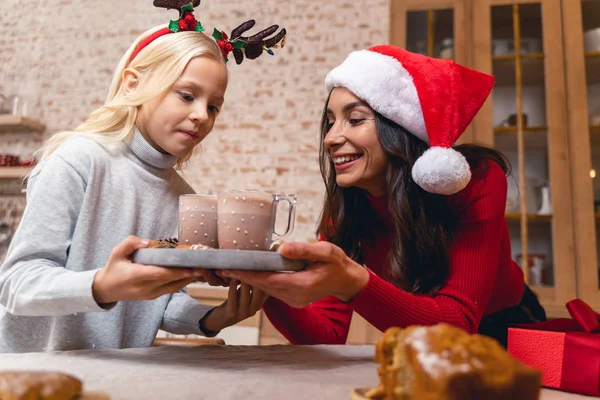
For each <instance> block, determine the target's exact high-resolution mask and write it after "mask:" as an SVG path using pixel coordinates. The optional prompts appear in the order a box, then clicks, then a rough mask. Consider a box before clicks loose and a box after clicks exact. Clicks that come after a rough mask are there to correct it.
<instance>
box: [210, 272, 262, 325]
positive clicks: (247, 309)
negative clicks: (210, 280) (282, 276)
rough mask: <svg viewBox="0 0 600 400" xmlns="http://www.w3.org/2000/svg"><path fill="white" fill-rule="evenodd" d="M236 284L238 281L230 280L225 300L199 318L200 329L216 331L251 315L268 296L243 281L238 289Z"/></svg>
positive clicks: (260, 306)
mask: <svg viewBox="0 0 600 400" xmlns="http://www.w3.org/2000/svg"><path fill="white" fill-rule="evenodd" d="M238 284H239V282H238V281H235V280H231V282H230V283H229V293H228V296H227V300H225V302H224V303H223V304H221V305H220V306H218V307H216V308H214V309H213V310H212V311H211V312H210V313H208V314H206V315H205V316H204V318H202V320H200V329H202V330H203V331H204V332H206V333H209V332H210V333H218V332H219V331H221V330H222V329H224V328H227V327H228V326H231V325H235V324H237V323H238V322H240V321H243V320H245V319H246V318H250V317H252V316H253V315H254V314H256V312H257V311H258V310H260V309H261V308H262V306H263V305H264V304H265V301H267V299H268V298H269V295H267V294H266V293H265V292H263V291H261V290H258V289H256V288H253V287H252V286H250V285H247V284H245V283H242V284H241V286H240V288H239V289H238Z"/></svg>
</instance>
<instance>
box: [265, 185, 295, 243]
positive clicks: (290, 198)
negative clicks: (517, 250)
mask: <svg viewBox="0 0 600 400" xmlns="http://www.w3.org/2000/svg"><path fill="white" fill-rule="evenodd" d="M281 201H287V202H288V203H289V205H290V209H289V211H288V222H287V228H286V229H285V232H284V233H283V234H280V233H277V232H275V220H276V215H277V205H278V204H279V203H280V202H281ZM296 201H297V199H296V195H294V194H275V195H273V210H272V213H273V218H272V219H271V232H272V233H271V237H270V242H273V240H274V236H277V238H278V239H283V238H285V237H287V236H289V235H290V234H291V233H292V232H293V231H294V222H295V221H296Z"/></svg>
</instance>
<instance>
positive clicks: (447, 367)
mask: <svg viewBox="0 0 600 400" xmlns="http://www.w3.org/2000/svg"><path fill="white" fill-rule="evenodd" d="M429 329H432V328H429ZM430 335H431V332H429V333H428V332H427V329H426V328H425V327H419V328H416V329H414V330H413V331H412V332H410V334H409V335H408V336H407V337H406V339H405V343H406V344H407V345H409V346H410V347H411V348H412V349H413V350H414V351H415V352H416V353H417V360H418V361H419V364H420V365H421V367H422V368H423V370H424V371H425V372H426V373H427V374H429V375H431V376H432V377H439V376H441V375H450V374H454V373H465V372H469V371H471V370H472V369H473V368H475V369H479V368H482V367H483V363H481V361H479V360H477V359H472V360H470V361H471V362H468V361H467V360H461V361H462V362H459V363H457V362H453V361H452V360H451V359H450V358H451V356H452V355H453V354H455V355H457V354H458V355H461V356H464V355H465V354H466V352H465V351H464V349H462V348H461V347H462V346H460V345H457V346H455V347H452V348H449V349H446V350H444V351H442V352H439V353H436V352H435V351H433V350H432V349H431V347H430V345H429V342H428V340H429V339H428V336H430ZM459 346H460V347H459ZM462 358H463V359H464V357H462Z"/></svg>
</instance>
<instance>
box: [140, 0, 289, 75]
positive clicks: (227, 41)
mask: <svg viewBox="0 0 600 400" xmlns="http://www.w3.org/2000/svg"><path fill="white" fill-rule="evenodd" d="M199 5H200V0H192V1H190V0H154V6H155V7H159V8H166V9H177V10H179V19H177V20H176V21H171V22H170V23H169V27H168V28H163V29H160V30H158V31H156V32H154V33H153V34H151V35H150V36H148V37H147V38H145V39H144V40H143V41H142V42H140V44H139V45H138V47H137V48H136V49H135V51H134V52H133V54H132V55H131V59H130V60H129V62H131V61H133V59H134V58H135V57H136V56H137V55H138V54H139V52H140V51H142V50H143V49H144V48H145V47H146V46H148V45H149V44H150V43H152V42H153V41H154V40H156V39H157V38H159V37H161V36H164V35H167V34H169V33H175V32H179V31H195V32H204V27H203V26H202V24H201V23H200V22H199V21H197V20H196V17H195V16H194V7H198V6H199ZM255 23H256V22H255V21H254V20H249V21H246V22H244V23H242V24H241V25H239V26H238V27H237V28H235V29H233V30H232V31H231V35H229V36H228V35H227V34H226V33H225V32H223V31H220V30H218V29H216V28H215V29H214V31H213V34H212V36H213V38H214V39H215V40H216V41H217V44H218V45H219V48H220V49H221V54H222V55H223V58H224V59H225V62H227V61H228V58H227V56H228V55H229V53H230V52H232V51H233V56H234V57H235V62H236V63H237V64H241V63H242V61H244V56H246V58H248V59H250V60H254V59H256V58H258V57H260V56H261V55H262V53H263V52H267V53H269V54H270V55H274V54H275V53H273V50H272V49H274V48H283V46H285V36H286V30H285V28H284V29H282V30H281V31H279V33H278V34H277V35H275V36H274V37H272V38H269V39H265V38H266V37H267V36H270V35H271V34H273V33H275V32H276V31H277V29H278V28H279V26H278V25H272V26H270V27H268V28H267V29H265V30H262V31H260V32H259V33H257V34H256V35H254V36H250V37H245V36H242V34H243V33H244V32H246V31H248V30H250V29H252V27H254V25H255ZM230 37H231V38H230ZM279 42H281V43H279Z"/></svg>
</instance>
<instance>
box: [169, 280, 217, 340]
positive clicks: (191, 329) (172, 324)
mask: <svg viewBox="0 0 600 400" xmlns="http://www.w3.org/2000/svg"><path fill="white" fill-rule="evenodd" d="M214 308H215V307H214V306H209V305H206V304H202V303H200V302H199V301H197V300H195V299H193V298H192V297H191V296H190V295H189V294H187V292H186V291H185V289H183V290H180V291H178V292H176V293H173V294H172V295H171V297H170V298H169V302H168V303H167V308H166V309H165V313H164V315H163V320H162V324H161V329H163V330H165V331H167V332H170V333H174V334H178V335H203V336H207V337H210V336H214V335H212V334H211V335H209V334H207V333H206V332H202V331H201V330H200V320H201V319H202V318H203V317H204V316H205V315H206V313H208V312H209V311H210V310H212V309H214Z"/></svg>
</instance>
